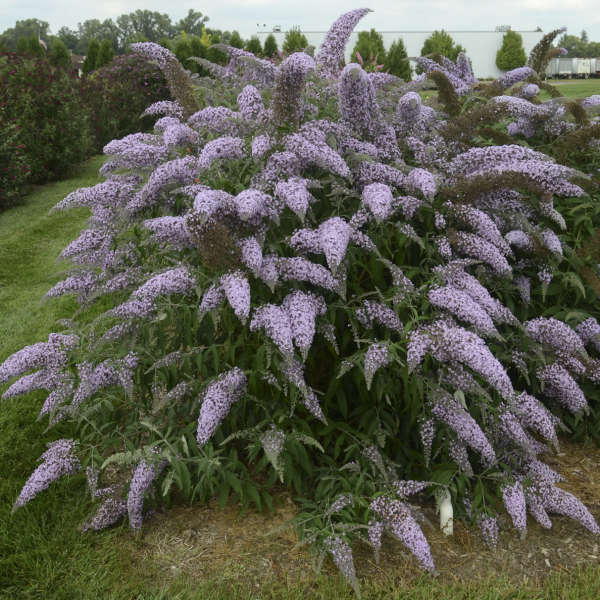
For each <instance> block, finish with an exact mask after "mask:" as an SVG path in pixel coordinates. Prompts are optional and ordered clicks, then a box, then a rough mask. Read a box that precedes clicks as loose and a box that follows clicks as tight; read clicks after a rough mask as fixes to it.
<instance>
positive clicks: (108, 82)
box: [81, 54, 170, 152]
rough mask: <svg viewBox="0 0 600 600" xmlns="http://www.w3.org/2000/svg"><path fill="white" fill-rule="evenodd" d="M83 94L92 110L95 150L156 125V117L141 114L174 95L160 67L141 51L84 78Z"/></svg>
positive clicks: (82, 82)
mask: <svg viewBox="0 0 600 600" xmlns="http://www.w3.org/2000/svg"><path fill="white" fill-rule="evenodd" d="M81 96H82V98H83V101H84V102H85V105H86V106H87V107H88V109H89V112H90V120H91V128H92V140H93V148H94V152H100V151H101V150H102V148H103V147H104V145H105V144H107V143H108V142H110V141H111V140H112V139H115V138H120V137H123V136H125V135H127V134H129V133H133V132H134V131H140V130H141V129H143V130H147V129H149V128H151V127H152V125H153V123H154V121H155V120H156V117H144V118H143V119H142V120H141V121H140V118H139V117H140V115H141V114H142V112H144V110H145V109H146V107H148V106H149V105H150V104H152V103H153V102H157V101H158V100H167V99H169V98H170V94H169V89H168V88H167V84H166V81H165V78H164V77H163V75H162V73H161V72H160V69H158V67H157V66H155V65H153V64H151V63H150V62H148V61H147V60H146V59H144V58H142V57H140V56H139V55H137V54H124V55H121V56H117V57H116V58H115V59H114V60H113V62H112V63H111V64H110V65H108V66H106V67H102V68H101V69H98V70H97V71H95V72H94V73H92V74H91V75H90V76H89V77H86V78H84V79H83V80H82V81H81Z"/></svg>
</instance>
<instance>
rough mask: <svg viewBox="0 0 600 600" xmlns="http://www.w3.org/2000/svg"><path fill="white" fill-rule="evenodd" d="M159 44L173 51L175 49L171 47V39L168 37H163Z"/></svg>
mask: <svg viewBox="0 0 600 600" xmlns="http://www.w3.org/2000/svg"><path fill="white" fill-rule="evenodd" d="M158 44H159V45H160V46H162V47H163V48H166V49H167V50H171V52H172V51H173V49H172V48H171V40H170V39H169V38H168V37H161V38H160V40H158Z"/></svg>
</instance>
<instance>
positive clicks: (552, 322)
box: [523, 317, 585, 354]
mask: <svg viewBox="0 0 600 600" xmlns="http://www.w3.org/2000/svg"><path fill="white" fill-rule="evenodd" d="M523 326H524V327H525V331H526V332H527V335H528V336H529V337H530V338H532V339H533V340H535V341H536V342H539V343H540V344H544V345H545V346H549V347H550V348H552V349H553V350H554V351H555V352H566V353H568V354H584V353H585V350H584V348H583V342H582V341H581V338H580V337H579V336H578V335H577V333H575V331H573V330H572V329H571V328H570V327H569V326H568V325H567V324H566V323H563V322H562V321H559V320H558V319H553V318H552V317H550V318H546V317H538V318H537V319H531V320H530V321H525V323H523Z"/></svg>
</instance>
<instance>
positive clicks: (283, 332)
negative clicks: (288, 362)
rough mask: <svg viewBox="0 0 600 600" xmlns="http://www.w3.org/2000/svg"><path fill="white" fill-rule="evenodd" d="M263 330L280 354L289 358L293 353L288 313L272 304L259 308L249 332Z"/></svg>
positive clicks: (251, 322)
mask: <svg viewBox="0 0 600 600" xmlns="http://www.w3.org/2000/svg"><path fill="white" fill-rule="evenodd" d="M258 329H264V330H265V333H266V334H267V336H268V337H270V338H271V339H272V340H273V342H274V343H275V345H276V346H277V347H278V348H279V350H281V352H282V353H283V354H284V355H285V356H288V357H290V356H291V355H292V354H293V353H294V346H293V342H292V339H293V338H292V326H291V323H290V318H289V315H288V312H287V311H286V310H285V309H284V308H282V307H280V306H275V305H274V304H265V305H263V306H259V307H258V308H257V309H256V310H255V311H254V313H253V316H252V320H251V321H250V331H257V330H258Z"/></svg>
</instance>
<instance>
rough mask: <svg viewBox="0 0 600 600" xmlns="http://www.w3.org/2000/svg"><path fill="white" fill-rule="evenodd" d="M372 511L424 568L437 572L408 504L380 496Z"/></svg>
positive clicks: (372, 503) (372, 506)
mask: <svg viewBox="0 0 600 600" xmlns="http://www.w3.org/2000/svg"><path fill="white" fill-rule="evenodd" d="M370 509H371V510H372V511H373V512H374V513H376V514H377V515H378V516H379V517H380V518H381V520H382V521H383V523H384V525H385V526H386V527H387V528H388V529H389V530H390V531H391V533H392V534H393V535H394V536H395V537H396V538H398V539H399V540H400V541H401V542H402V543H403V544H404V545H405V546H406V547H407V548H408V549H409V550H410V551H411V552H412V553H413V554H414V555H415V556H416V557H417V559H418V561H419V562H420V563H421V565H422V566H423V567H425V568H426V569H427V570H428V571H431V572H433V571H434V570H435V566H434V564H433V558H432V556H431V550H430V548H429V544H428V543H427V540H426V539H425V536H424V535H423V532H422V531H421V528H420V527H419V525H418V524H417V522H416V521H415V519H414V517H413V516H412V514H411V512H410V510H409V508H408V507H407V506H406V504H404V503H403V502H401V501H400V500H390V499H388V498H386V497H384V496H380V497H379V498H376V499H375V500H373V502H371V505H370Z"/></svg>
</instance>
